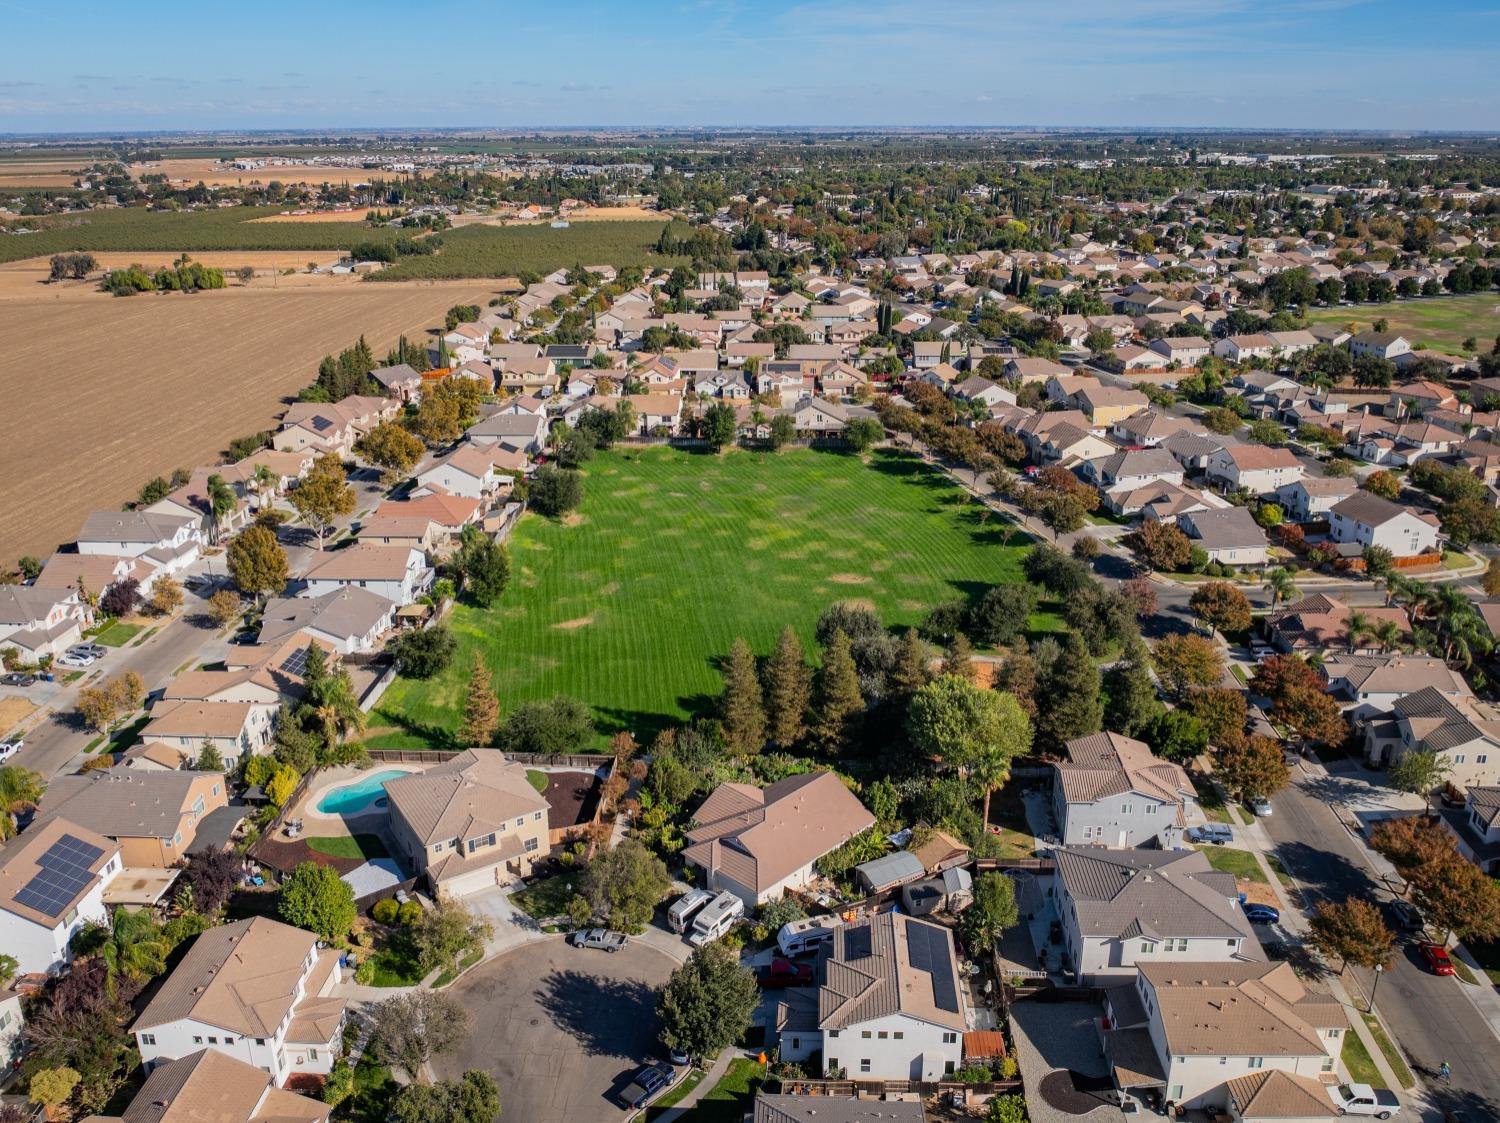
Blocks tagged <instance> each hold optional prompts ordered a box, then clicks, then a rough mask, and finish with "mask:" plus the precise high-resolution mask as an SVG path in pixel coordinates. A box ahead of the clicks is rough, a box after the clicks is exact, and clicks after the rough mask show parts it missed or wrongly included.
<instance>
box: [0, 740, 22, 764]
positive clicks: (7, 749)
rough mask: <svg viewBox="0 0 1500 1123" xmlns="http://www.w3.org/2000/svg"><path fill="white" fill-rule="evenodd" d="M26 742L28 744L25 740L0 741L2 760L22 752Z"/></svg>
mask: <svg viewBox="0 0 1500 1123" xmlns="http://www.w3.org/2000/svg"><path fill="white" fill-rule="evenodd" d="M24 744H26V742H25V741H0V760H4V759H5V758H6V757H8V756H11V755H12V754H14V753H18V752H20V751H21V746H22V745H24Z"/></svg>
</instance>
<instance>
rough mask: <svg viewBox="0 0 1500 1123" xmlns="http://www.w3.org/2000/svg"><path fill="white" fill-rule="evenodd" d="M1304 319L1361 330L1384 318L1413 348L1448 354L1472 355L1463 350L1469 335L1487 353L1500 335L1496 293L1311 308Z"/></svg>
mask: <svg viewBox="0 0 1500 1123" xmlns="http://www.w3.org/2000/svg"><path fill="white" fill-rule="evenodd" d="M1307 318H1308V320H1309V321H1310V322H1312V323H1315V324H1329V323H1332V324H1357V325H1358V330H1360V331H1364V330H1366V329H1367V328H1369V327H1370V326H1371V325H1373V324H1374V322H1375V321H1376V320H1379V319H1385V320H1386V321H1387V322H1388V323H1389V324H1390V326H1391V330H1392V331H1399V332H1400V333H1401V334H1402V335H1404V336H1406V338H1407V339H1408V340H1410V341H1411V345H1412V348H1413V349H1417V348H1430V349H1432V350H1434V351H1446V352H1448V354H1450V355H1472V354H1473V353H1472V352H1469V351H1465V350H1464V349H1463V341H1464V340H1465V339H1467V338H1469V337H1470V336H1473V337H1474V339H1475V340H1476V341H1477V342H1478V344H1479V349H1480V350H1481V351H1488V350H1489V349H1490V348H1491V347H1493V346H1494V344H1495V336H1496V335H1497V334H1500V293H1495V292H1489V293H1471V294H1468V295H1465V296H1432V297H1423V298H1421V299H1418V300H1398V301H1394V302H1392V303H1390V304H1355V305H1350V306H1348V307H1343V308H1312V309H1309V310H1308V313H1307Z"/></svg>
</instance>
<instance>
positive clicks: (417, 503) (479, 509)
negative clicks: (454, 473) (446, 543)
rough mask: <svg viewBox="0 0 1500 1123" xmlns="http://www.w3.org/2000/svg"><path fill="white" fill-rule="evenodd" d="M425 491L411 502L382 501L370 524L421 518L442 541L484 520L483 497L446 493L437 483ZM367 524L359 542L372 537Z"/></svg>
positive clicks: (500, 464)
mask: <svg viewBox="0 0 1500 1123" xmlns="http://www.w3.org/2000/svg"><path fill="white" fill-rule="evenodd" d="M492 467H497V468H498V469H500V470H502V471H503V470H505V469H506V468H507V465H506V464H505V463H504V462H502V461H498V460H497V461H495V462H494V463H493V464H492ZM424 490H425V491H426V494H424V495H418V496H415V497H413V498H410V499H399V500H398V499H386V500H382V501H381V504H380V506H379V507H376V508H375V514H374V516H373V518H372V519H371V520H370V522H373V521H374V519H412V518H416V519H424V520H426V521H428V522H430V523H431V524H432V525H433V526H434V527H436V528H437V531H438V540H441V539H445V538H456V537H457V536H458V535H460V534H462V533H463V529H464V527H466V526H469V525H470V524H471V523H478V522H479V521H481V520H482V519H483V517H484V513H485V501H484V499H482V498H479V497H476V496H468V495H453V494H449V493H448V492H447V491H445V490H443V489H442V488H441V486H440V485H438V484H437V483H436V481H433V482H431V483H429V484H428V485H427V486H426V488H425V489H424ZM370 522H365V523H361V524H360V528H359V536H360V538H361V539H364V540H369V538H370V537H371V533H370V531H369V530H368V527H369V526H370Z"/></svg>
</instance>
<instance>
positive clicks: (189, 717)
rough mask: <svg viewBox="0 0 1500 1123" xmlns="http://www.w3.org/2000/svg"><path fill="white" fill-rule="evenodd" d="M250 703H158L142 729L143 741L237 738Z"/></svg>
mask: <svg viewBox="0 0 1500 1123" xmlns="http://www.w3.org/2000/svg"><path fill="white" fill-rule="evenodd" d="M253 708H254V706H253V704H252V703H250V702H168V701H165V700H164V701H161V702H158V703H157V704H156V705H155V706H153V707H152V709H151V720H150V721H149V722H147V723H146V726H145V728H143V729H142V730H141V738H142V740H146V741H150V740H152V739H153V738H157V737H238V736H239V735H240V733H241V732H242V731H243V730H244V728H245V723H246V722H247V721H249V720H250V711H251V710H252V709H253Z"/></svg>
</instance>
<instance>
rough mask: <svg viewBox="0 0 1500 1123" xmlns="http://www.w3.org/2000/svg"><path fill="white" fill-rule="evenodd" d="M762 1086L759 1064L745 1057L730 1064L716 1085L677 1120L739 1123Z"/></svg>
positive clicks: (738, 1058)
mask: <svg viewBox="0 0 1500 1123" xmlns="http://www.w3.org/2000/svg"><path fill="white" fill-rule="evenodd" d="M760 1084H761V1069H760V1065H759V1064H757V1063H756V1062H755V1061H752V1060H749V1059H748V1058H745V1057H736V1058H735V1059H734V1060H732V1061H730V1062H729V1068H728V1069H727V1070H726V1071H725V1073H724V1075H723V1077H721V1078H720V1080H719V1082H718V1083H717V1084H715V1085H714V1086H713V1089H712V1090H711V1091H710V1092H709V1093H708V1095H706V1096H704V1097H703V1098H702V1099H701V1100H699V1101H698V1102H697V1103H696V1104H694V1105H693V1106H692V1107H690V1108H688V1109H687V1111H685V1112H683V1114H682V1115H681V1116H680V1118H681V1119H682V1120H683V1123H741V1121H742V1120H743V1119H744V1118H745V1116H746V1115H747V1114H749V1111H750V1105H751V1104H752V1103H754V1102H755V1093H756V1090H757V1089H758V1088H759V1087H760Z"/></svg>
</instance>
